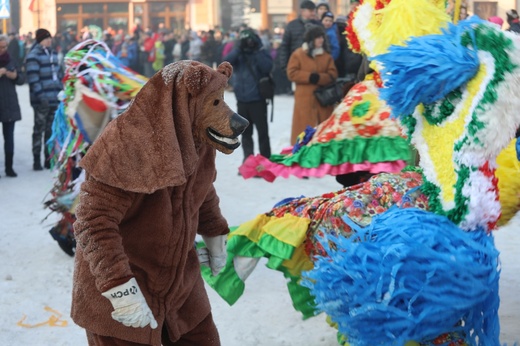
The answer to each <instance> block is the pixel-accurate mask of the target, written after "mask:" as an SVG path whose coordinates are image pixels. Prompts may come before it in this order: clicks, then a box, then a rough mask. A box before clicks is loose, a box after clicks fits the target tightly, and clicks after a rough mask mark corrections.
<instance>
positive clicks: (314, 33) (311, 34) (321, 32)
mask: <svg viewBox="0 0 520 346" xmlns="http://www.w3.org/2000/svg"><path fill="white" fill-rule="evenodd" d="M320 36H323V37H325V29H323V27H322V26H321V25H309V26H307V27H306V30H305V34H304V35H303V40H304V41H305V42H307V43H308V42H312V41H314V39H315V38H318V37H320Z"/></svg>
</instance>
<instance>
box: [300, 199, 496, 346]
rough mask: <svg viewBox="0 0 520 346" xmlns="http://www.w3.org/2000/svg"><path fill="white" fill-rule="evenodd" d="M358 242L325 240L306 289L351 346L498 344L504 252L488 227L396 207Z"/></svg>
mask: <svg viewBox="0 0 520 346" xmlns="http://www.w3.org/2000/svg"><path fill="white" fill-rule="evenodd" d="M344 221H345V222H346V223H347V224H349V226H351V228H352V229H353V231H354V233H353V235H352V237H350V238H345V237H335V236H331V235H327V233H328V232H324V233H325V234H326V237H327V238H321V239H319V241H320V243H321V244H322V246H323V247H324V249H325V251H326V253H327V256H325V257H317V258H316V259H315V262H314V269H313V270H311V271H309V272H305V273H304V274H303V280H302V285H303V286H305V287H308V288H309V289H310V290H311V293H312V294H313V295H314V296H315V301H316V303H317V308H318V309H319V310H320V311H323V312H325V313H327V314H328V315H329V316H330V317H331V319H332V321H334V322H336V323H338V329H339V332H340V333H342V334H344V335H346V336H347V338H348V342H349V343H350V344H351V345H357V346H375V345H399V346H401V345H403V344H404V343H405V342H406V341H409V340H415V341H426V340H429V339H433V338H435V337H437V336H439V335H441V334H443V333H447V332H460V333H465V335H466V342H467V343H468V344H470V345H485V346H498V345H499V341H498V338H499V331H500V328H499V324H498V305H499V298H498V279H499V273H500V270H499V268H498V265H499V263H498V251H497V250H496V248H495V246H494V242H493V237H492V236H491V235H487V234H486V233H485V232H484V231H483V230H475V231H473V232H464V231H462V230H461V229H460V228H458V227H457V226H456V225H455V224H454V223H452V222H451V221H449V220H448V219H447V218H446V217H444V216H440V215H436V214H433V213H431V212H427V211H422V210H418V209H399V208H391V209H390V210H388V211H387V212H385V213H383V214H381V215H379V216H377V217H375V218H373V221H372V223H371V224H370V225H369V226H368V227H366V228H360V227H359V226H358V225H356V224H355V223H354V222H353V221H352V220H350V219H349V218H347V217H345V218H344Z"/></svg>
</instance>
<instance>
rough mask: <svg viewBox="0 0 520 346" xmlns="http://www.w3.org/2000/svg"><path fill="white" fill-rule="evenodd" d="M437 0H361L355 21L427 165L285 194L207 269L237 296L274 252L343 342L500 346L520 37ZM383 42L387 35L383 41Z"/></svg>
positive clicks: (277, 265) (513, 204) (298, 293)
mask: <svg viewBox="0 0 520 346" xmlns="http://www.w3.org/2000/svg"><path fill="white" fill-rule="evenodd" d="M437 3H439V4H440V3H444V1H438V2H435V1H432V2H428V1H426V0H406V1H405V0H392V1H389V0H386V1H384V0H377V1H376V0H374V1H365V2H364V3H362V4H361V5H360V6H359V7H358V10H357V11H358V13H357V15H356V16H354V22H356V20H358V21H361V22H362V24H363V25H361V23H358V24H359V26H354V28H356V27H357V28H360V27H362V26H364V27H365V28H370V30H364V31H363V30H359V32H358V33H357V35H356V37H357V42H358V44H359V45H366V46H369V49H368V51H371V52H373V53H374V54H373V55H371V59H372V60H373V61H374V62H375V63H376V64H377V65H378V66H379V69H380V71H381V77H382V80H383V83H384V87H383V88H382V89H381V93H380V94H381V97H382V98H383V99H384V100H385V101H386V102H387V104H388V105H389V106H390V108H391V113H392V115H393V117H396V118H399V119H400V122H401V123H402V124H403V126H404V128H405V131H406V133H407V134H408V138H409V139H410V141H411V143H412V144H413V145H414V146H415V148H416V149H417V151H418V154H419V157H420V162H419V168H410V169H408V170H405V171H404V172H401V173H398V174H379V175H376V176H374V177H372V178H371V179H370V180H369V181H368V182H366V183H363V184H359V185H356V186H352V187H349V188H346V189H344V190H340V191H338V192H334V193H329V194H324V195H322V196H318V197H313V198H305V197H300V198H288V199H286V200H284V201H282V202H280V203H279V204H278V205H277V206H275V208H273V209H272V210H271V211H270V212H268V213H266V214H262V215H259V216H258V217H257V218H256V219H254V220H252V221H249V222H246V223H244V224H242V225H241V226H239V227H238V228H237V229H236V230H234V231H233V232H232V233H231V234H230V236H229V242H228V252H229V254H230V256H229V258H228V263H227V267H226V269H225V270H224V271H223V272H222V273H221V274H220V275H219V276H217V277H212V276H211V275H207V273H206V279H207V281H208V282H209V284H210V285H211V286H212V287H213V288H215V289H216V290H217V292H219V294H220V295H221V296H222V297H224V299H226V301H228V302H229V303H230V304H232V303H234V302H235V301H236V300H237V299H238V298H239V297H240V295H241V294H242V292H243V287H244V281H245V280H246V278H247V277H248V275H249V274H250V273H251V272H252V270H253V269H254V266H255V264H256V263H257V261H258V259H259V258H260V257H267V258H268V259H269V261H268V267H270V268H273V269H277V270H279V271H282V272H283V273H284V275H285V276H286V277H287V278H288V279H289V283H288V287H289V292H290V293H291V297H292V299H293V304H294V306H295V308H296V309H298V310H299V311H301V312H302V313H303V315H304V317H310V316H313V315H315V314H317V313H320V312H325V313H326V314H327V315H328V317H329V319H330V320H331V322H332V323H333V324H334V325H335V326H336V327H337V328H338V331H339V334H340V335H341V342H342V343H345V342H348V343H349V344H351V345H361V346H368V345H404V344H405V343H407V342H410V343H411V344H414V345H485V346H498V345H500V342H499V333H500V327H499V322H498V306H499V298H498V293H499V292H498V282H499V273H500V268H499V261H498V251H497V250H496V248H495V246H494V243H493V235H492V231H493V230H494V229H495V227H496V224H497V222H498V221H499V218H500V215H501V210H502V208H503V209H504V210H506V211H507V215H504V216H505V217H506V218H504V217H503V218H502V220H501V222H506V221H507V218H508V217H510V216H512V214H513V212H512V210H515V209H517V208H518V197H517V196H515V197H513V196H507V195H503V196H502V195H501V197H504V198H503V199H501V200H500V201H499V193H498V190H499V189H498V188H499V181H500V177H499V178H497V175H498V174H508V172H510V171H511V170H512V169H515V168H514V167H515V164H513V163H511V162H512V161H511V160H512V158H511V156H513V155H512V154H511V151H512V150H511V149H510V148H511V146H512V145H514V143H510V142H511V140H512V138H513V137H514V136H515V132H516V129H517V128H518V126H519V125H520V114H519V113H518V111H517V110H518V109H519V107H520V98H518V96H517V95H519V93H520V39H519V38H518V37H517V36H515V35H514V34H511V33H508V32H502V31H500V30H499V29H498V28H497V27H496V26H494V25H492V24H489V23H487V22H484V21H481V20H479V19H478V18H473V19H470V20H467V21H462V22H460V23H459V24H458V25H456V26H455V25H453V24H448V22H449V17H448V16H447V15H445V13H444V10H443V7H442V6H443V5H442V6H441V5H439V4H437ZM407 17H414V18H428V19H429V20H428V21H427V23H425V24H424V25H425V26H428V25H430V24H431V23H432V22H435V23H436V24H435V25H434V26H435V27H436V29H435V30H433V29H432V28H426V29H425V30H423V29H424V26H423V27H422V28H420V27H413V25H414V23H415V22H414V21H411V20H410V21H407V20H406V19H407ZM374 18H375V19H374ZM436 19H438V20H437V21H436ZM363 21H364V22H363ZM401 23H403V24H402V26H401V25H400V24H401ZM407 25H410V26H411V27H406V26H407ZM439 28H443V30H442V31H441V30H440V29H439ZM383 29H384V30H383ZM376 32H378V35H379V33H380V32H382V33H381V35H382V36H383V37H379V36H378V37H375V36H371V33H376ZM405 33H408V34H411V35H410V37H408V36H406V34H405ZM385 35H387V37H385ZM404 36H406V37H404ZM378 40H379V41H378ZM383 41H385V42H387V43H388V42H390V43H391V44H392V45H391V46H390V47H389V46H388V45H387V46H386V48H385V49H383V47H384V46H385V45H384V44H383V43H382V42H383ZM378 47H380V48H378ZM388 47H389V48H388ZM508 145H509V146H510V147H509V148H508V149H507V150H506V151H504V152H503V153H502V154H501V152H502V151H503V149H504V148H506V147H507V146H508ZM499 154H500V157H499ZM497 157H498V162H499V163H502V162H504V167H503V169H500V167H498V165H497ZM506 163H507V164H506ZM516 166H518V163H516ZM497 167H498V168H499V169H498V170H497ZM501 204H502V205H501Z"/></svg>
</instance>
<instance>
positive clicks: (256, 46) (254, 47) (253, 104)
mask: <svg viewBox="0 0 520 346" xmlns="http://www.w3.org/2000/svg"><path fill="white" fill-rule="evenodd" d="M223 60H225V61H228V62H229V63H230V64H231V65H232V66H233V76H234V79H233V91H234V92H235V97H236V99H237V113H238V114H240V115H241V116H243V117H244V118H246V119H247V121H249V126H248V127H247V129H246V130H245V131H244V132H243V133H242V149H243V151H244V160H245V159H247V158H248V157H249V156H250V155H254V143H253V126H254V127H255V128H256V131H257V133H258V144H259V145H258V146H259V151H260V154H261V155H262V156H264V157H267V158H268V157H270V156H271V145H270V143H269V128H268V125H267V103H266V100H265V99H264V98H263V97H262V95H261V94H260V90H259V88H258V81H259V80H260V78H262V77H266V76H267V75H269V73H270V72H271V70H272V68H273V59H272V58H271V55H270V54H269V53H268V52H267V51H266V50H265V49H264V48H263V46H262V41H261V40H260V37H259V36H258V35H257V34H256V33H255V32H254V31H253V30H251V29H245V30H242V31H241V32H240V37H239V40H238V41H237V42H236V43H235V45H234V47H233V50H232V51H231V52H230V53H229V54H228V55H226V56H225V57H224V59H223Z"/></svg>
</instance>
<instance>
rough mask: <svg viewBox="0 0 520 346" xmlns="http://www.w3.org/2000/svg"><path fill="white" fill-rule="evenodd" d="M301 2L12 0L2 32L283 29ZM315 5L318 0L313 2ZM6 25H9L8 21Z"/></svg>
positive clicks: (342, 2)
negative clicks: (161, 27) (243, 26)
mask: <svg viewBox="0 0 520 346" xmlns="http://www.w3.org/2000/svg"><path fill="white" fill-rule="evenodd" d="M300 1H301V0H169V1H162V0H104V1H101V0H10V5H11V18H9V19H7V20H6V21H4V23H3V24H4V29H5V28H7V29H5V30H6V31H18V32H20V33H21V34H24V33H27V32H30V31H32V32H34V31H35V30H36V29H37V28H39V27H43V28H47V29H48V30H49V31H51V32H52V33H54V32H57V31H62V30H64V29H66V28H68V27H72V28H75V29H76V30H77V31H78V32H79V31H80V30H81V29H82V28H83V27H85V26H91V25H94V26H97V27H100V28H102V29H106V28H107V27H112V28H114V29H123V30H124V31H131V30H133V28H134V27H135V25H136V24H137V23H139V24H140V25H141V27H142V28H147V27H150V28H152V29H156V28H157V27H158V26H159V24H160V23H162V24H163V25H164V27H165V28H167V29H170V30H172V31H174V32H177V33H180V32H182V31H184V30H186V29H192V30H209V29H213V28H215V27H221V28H223V29H229V28H230V27H236V26H239V25H240V24H243V23H246V24H248V25H250V26H251V27H253V28H257V29H274V28H276V27H283V26H284V25H285V24H286V23H287V22H288V21H289V20H291V19H293V18H295V17H296V16H297V15H298V8H299V3H300ZM315 1H316V3H319V2H322V0H315ZM462 1H465V2H466V3H467V11H468V13H469V14H479V15H480V16H481V17H482V18H484V19H487V18H488V17H489V16H493V15H498V16H500V17H502V18H504V19H505V17H506V15H505V13H506V11H507V10H509V9H512V8H520V0H498V1H488V0H482V1H477V0H462ZM328 3H329V5H330V7H331V10H332V11H333V12H334V13H335V14H336V15H339V14H342V15H346V14H347V13H348V10H349V7H350V0H329V1H328ZM6 24H7V25H6Z"/></svg>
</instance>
